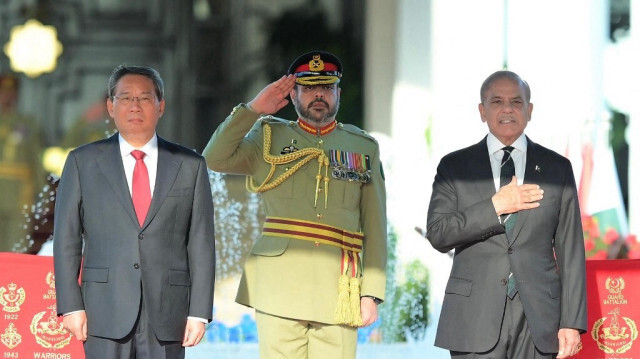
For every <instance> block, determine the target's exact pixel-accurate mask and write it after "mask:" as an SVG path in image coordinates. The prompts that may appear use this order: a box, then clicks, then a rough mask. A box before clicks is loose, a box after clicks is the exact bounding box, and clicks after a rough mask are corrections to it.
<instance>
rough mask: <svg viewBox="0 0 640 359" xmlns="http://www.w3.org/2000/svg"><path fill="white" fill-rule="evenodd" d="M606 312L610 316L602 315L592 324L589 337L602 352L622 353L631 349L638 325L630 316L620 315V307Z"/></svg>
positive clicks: (636, 336) (636, 335)
mask: <svg viewBox="0 0 640 359" xmlns="http://www.w3.org/2000/svg"><path fill="white" fill-rule="evenodd" d="M608 314H611V317H602V318H600V319H598V320H596V322H595V323H594V324H593V329H592V330H591V337H592V338H593V340H595V341H596V343H597V344H598V348H599V349H600V350H602V351H603V352H605V353H607V354H613V353H616V354H622V353H624V352H626V351H628V350H629V349H631V345H632V344H633V341H634V340H636V339H637V338H638V327H637V326H636V323H635V322H634V321H633V320H632V319H631V318H627V317H622V316H620V308H615V309H613V310H612V311H610V312H609V313H608Z"/></svg>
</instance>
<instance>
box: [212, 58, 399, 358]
mask: <svg viewBox="0 0 640 359" xmlns="http://www.w3.org/2000/svg"><path fill="white" fill-rule="evenodd" d="M341 76H342V65H341V63H340V60H339V59H338V58H337V57H336V56H334V55H332V54H329V53H326V52H321V51H314V52H310V53H307V54H304V55H302V56H300V57H299V58H298V59H296V60H295V61H294V62H293V63H292V64H291V66H290V67H289V70H288V74H287V75H286V76H283V77H282V78H280V79H279V80H277V81H275V82H273V83H271V84H269V85H268V86H267V87H265V88H264V89H263V90H262V91H260V93H258V95H256V97H255V98H254V99H253V100H251V101H250V102H249V103H247V104H240V105H238V106H236V107H235V108H234V109H233V111H232V112H231V114H230V115H229V117H227V119H226V120H225V121H224V122H223V123H222V124H221V125H220V126H219V127H218V129H217V130H216V131H215V133H214V134H213V136H212V137H211V140H210V141H209V143H208V145H207V147H206V148H205V149H204V153H203V154H204V156H205V158H206V160H207V165H208V166H209V168H211V169H212V170H214V171H218V172H225V173H235V174H244V175H246V176H247V189H248V190H250V191H253V192H258V193H260V194H261V197H262V203H263V206H264V209H265V213H266V219H265V222H264V226H263V229H262V234H261V235H260V237H259V238H258V239H257V241H256V242H255V244H254V246H253V248H252V249H251V253H250V255H249V256H248V258H247V259H246V262H245V266H244V273H243V276H242V279H241V282H240V288H239V289H238V295H237V297H236V301H237V302H238V303H240V304H244V305H247V306H251V307H253V308H255V309H256V321H257V326H258V340H259V343H260V344H259V346H260V357H261V358H275V357H278V358H281V357H282V358H355V353H356V342H357V327H360V326H367V325H370V324H371V323H373V322H374V321H375V320H376V319H377V317H378V310H377V305H378V303H380V302H381V301H382V300H383V299H384V292H385V268H386V258H387V244H386V239H387V236H386V233H387V231H386V227H387V220H386V204H385V187H384V178H383V174H382V167H381V164H380V153H379V148H378V144H377V142H376V141H375V140H374V139H373V138H372V137H371V136H369V135H367V134H366V133H365V132H364V131H362V130H360V129H359V128H357V127H355V126H352V125H347V124H342V123H338V122H336V114H337V112H338V107H339V104H340V87H339V83H340V79H341ZM287 96H290V97H291V101H292V102H293V104H294V106H295V109H296V112H297V113H298V116H299V118H298V120H297V121H286V120H283V119H279V118H275V117H273V116H271V114H273V113H275V112H277V111H278V110H280V109H281V108H282V107H284V106H285V105H287V104H288V102H289V101H288V100H287Z"/></svg>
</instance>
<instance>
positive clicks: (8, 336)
mask: <svg viewBox="0 0 640 359" xmlns="http://www.w3.org/2000/svg"><path fill="white" fill-rule="evenodd" d="M0 341H2V344H4V345H5V346H6V347H7V348H9V349H13V348H15V347H17V346H18V344H20V343H21V342H22V336H21V335H20V334H18V331H17V330H16V326H15V325H13V323H9V326H8V327H7V328H6V329H5V330H4V333H2V334H1V335H0Z"/></svg>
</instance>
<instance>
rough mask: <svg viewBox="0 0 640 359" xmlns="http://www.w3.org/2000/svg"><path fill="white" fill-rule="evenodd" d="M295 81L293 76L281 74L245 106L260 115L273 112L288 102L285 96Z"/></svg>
mask: <svg viewBox="0 0 640 359" xmlns="http://www.w3.org/2000/svg"><path fill="white" fill-rule="evenodd" d="M295 83H296V80H295V76H293V75H287V76H282V77H281V78H280V79H279V80H276V81H274V82H272V83H270V84H269V85H267V87H265V88H263V89H262V91H260V93H258V94H257V95H256V97H254V98H253V100H251V101H249V103H248V104H247V106H248V107H249V108H250V109H251V110H253V112H256V113H258V114H260V115H271V114H274V113H276V112H278V110H280V109H281V108H283V107H284V106H286V105H287V104H288V103H289V100H287V96H289V92H291V90H293V86H294V85H295Z"/></svg>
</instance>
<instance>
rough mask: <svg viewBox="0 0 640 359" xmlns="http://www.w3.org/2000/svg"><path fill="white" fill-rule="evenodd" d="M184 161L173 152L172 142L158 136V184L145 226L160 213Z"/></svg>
mask: <svg viewBox="0 0 640 359" xmlns="http://www.w3.org/2000/svg"><path fill="white" fill-rule="evenodd" d="M181 165H182V161H181V160H180V159H179V158H178V157H177V156H175V155H174V154H173V153H172V152H171V148H170V144H169V143H168V142H167V141H165V140H163V139H162V138H160V136H158V171H157V173H156V184H155V188H154V190H153V196H152V197H151V205H150V206H149V212H148V213H147V218H146V219H145V221H144V225H143V226H142V227H143V228H144V227H146V226H148V225H149V223H150V222H151V220H152V219H153V217H155V215H156V214H157V213H158V210H160V207H162V203H164V201H165V199H166V198H167V194H169V190H170V189H171V187H172V186H173V183H174V182H175V180H176V177H177V176H178V172H179V171H180V166H181Z"/></svg>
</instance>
